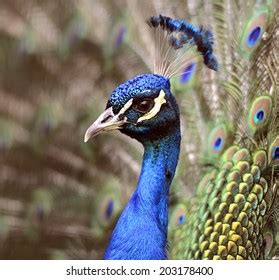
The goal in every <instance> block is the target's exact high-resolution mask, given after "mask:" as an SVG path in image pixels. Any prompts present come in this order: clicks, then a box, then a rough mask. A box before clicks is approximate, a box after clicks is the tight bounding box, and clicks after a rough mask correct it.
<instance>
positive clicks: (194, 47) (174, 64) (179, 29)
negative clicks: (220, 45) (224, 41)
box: [147, 15, 218, 78]
mask: <svg viewBox="0 0 279 280" xmlns="http://www.w3.org/2000/svg"><path fill="white" fill-rule="evenodd" d="M147 24H148V25H149V26H150V27H151V28H153V29H154V35H155V59H154V73H156V74H159V75H162V76H165V77H168V78H171V77H173V76H178V75H185V74H187V73H185V71H187V69H188V67H187V66H189V65H190V64H191V62H192V61H193V60H194V61H196V60H197V59H198V58H203V62H204V64H205V65H206V66H207V67H208V68H210V69H213V70H215V71H217V69H218V62H217V60H216V58H215V56H214V55H213V48H212V45H213V36H212V33H211V32H210V31H208V30H205V29H204V28H202V27H196V26H194V25H192V24H190V23H188V22H187V21H184V20H178V19H172V18H169V17H166V16H162V15H159V16H153V17H151V18H149V20H148V21H147Z"/></svg>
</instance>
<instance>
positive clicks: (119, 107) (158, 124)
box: [84, 74, 179, 142]
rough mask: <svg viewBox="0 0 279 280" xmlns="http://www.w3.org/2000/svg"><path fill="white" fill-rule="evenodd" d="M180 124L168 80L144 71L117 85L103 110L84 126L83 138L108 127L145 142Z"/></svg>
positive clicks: (86, 139) (107, 129)
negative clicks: (86, 127)
mask: <svg viewBox="0 0 279 280" xmlns="http://www.w3.org/2000/svg"><path fill="white" fill-rule="evenodd" d="M178 126H179V109H178V106H177V103H176V101H175V98H174V96H173V95H172V94H171V91H170V82H169V79H167V78H165V77H163V76H160V75H156V74H144V75H140V76H136V77H135V78H133V79H131V80H128V81H126V82H124V83H123V84H121V85H119V86H118V87H117V88H116V89H115V90H114V91H113V92H112V94H111V96H110V98H109V100H108V103H107V107H106V110H105V111H104V112H103V113H102V114H101V115H100V116H99V117H98V119H97V120H96V121H95V122H94V123H93V124H92V125H91V126H90V127H89V128H88V129H87V131H86V133H85V137H84V141H85V142H86V141H88V139H89V138H92V137H93V136H95V135H97V134H99V133H101V132H104V131H110V130H116V129H118V130H120V131H121V132H123V133H125V134H127V135H129V136H130V137H132V138H135V139H137V140H139V141H140V142H145V141H146V140H152V139H154V140H155V139H159V138H161V137H164V136H166V135H168V134H169V133H170V132H171V131H173V130H174V129H175V128H177V127H178Z"/></svg>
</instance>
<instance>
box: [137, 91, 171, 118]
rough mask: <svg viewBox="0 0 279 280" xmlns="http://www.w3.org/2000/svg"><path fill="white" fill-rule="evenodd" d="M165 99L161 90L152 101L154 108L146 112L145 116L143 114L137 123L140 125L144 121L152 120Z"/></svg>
mask: <svg viewBox="0 0 279 280" xmlns="http://www.w3.org/2000/svg"><path fill="white" fill-rule="evenodd" d="M166 102H167V101H166V99H165V92H164V91H163V90H161V91H160V94H159V95H158V97H156V98H155V99H154V106H153V108H152V109H151V110H150V111H149V112H147V113H146V114H144V115H143V116H142V117H140V118H139V119H138V120H137V123H140V122H142V121H145V120H150V119H151V118H153V117H154V116H156V115H157V114H158V112H159V111H160V109H161V106H162V105H163V104H164V103H166Z"/></svg>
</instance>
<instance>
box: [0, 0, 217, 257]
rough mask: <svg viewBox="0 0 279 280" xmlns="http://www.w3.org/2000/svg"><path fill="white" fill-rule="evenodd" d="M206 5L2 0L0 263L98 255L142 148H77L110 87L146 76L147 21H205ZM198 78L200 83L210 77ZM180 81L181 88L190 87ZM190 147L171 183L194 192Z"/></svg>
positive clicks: (113, 141) (119, 139) (97, 143)
mask: <svg viewBox="0 0 279 280" xmlns="http://www.w3.org/2000/svg"><path fill="white" fill-rule="evenodd" d="M206 9H207V4H206V1H194V0H193V1H181V0H179V1H178V0H172V1H163V0H153V1H150V0H144V1H133V0H126V1H125V0H114V1H113V0H79V1H76V0H63V1H62V0H48V1H42V0H41V1H40V0H28V1H24V0H13V1H10V0H1V1H0V258H1V259H100V258H102V255H103V252H104V248H105V246H106V245H107V242H108V238H109V236H110V233H111V229H112V228H113V226H114V223H115V220H116V218H117V217H118V215H119V213H120V211H121V209H122V208H123V206H124V205H125V204H126V202H127V200H128V199H129V197H130V194H131V192H132V191H133V187H134V186H135V185H136V181H137V176H138V173H139V170H140V164H141V156H142V147H141V146H140V145H139V144H138V143H136V142H135V141H133V140H131V139H130V138H128V137H125V136H123V135H121V133H119V132H113V133H110V134H104V135H100V136H98V137H97V138H95V139H94V140H93V141H90V143H87V144H84V143H83V136H84V132H85V130H86V128H87V127H88V126H89V125H90V124H91V123H92V122H93V121H94V120H95V119H96V117H97V116H98V115H99V114H100V113H101V112H102V111H103V109H104V108H105V105H106V100H107V98H108V96H109V95H110V93H111V91H112V90H113V89H114V87H116V86H117V85H118V84H119V83H121V82H123V81H124V80H126V79H129V78H131V77H133V76H135V75H137V74H140V73H144V72H150V71H152V67H153V59H152V52H153V37H152V36H151V34H150V33H149V30H148V27H147V25H146V24H145V20H146V19H147V18H148V17H149V16H151V15H158V14H159V13H161V14H164V15H168V16H176V17H180V18H189V17H191V21H192V22H193V23H197V22H198V23H204V21H205V20H206V19H205V17H204V13H205V11H206ZM198 12H199V13H198ZM205 24H206V23H205ZM209 27H210V26H209ZM203 71H205V75H203V81H204V82H206V80H207V79H208V78H209V76H210V75H213V74H210V71H208V70H206V69H205V70H203ZM190 78H191V77H184V80H183V81H181V82H183V83H184V84H185V87H186V88H187V87H188V92H190V91H191V87H192V86H193V85H192V84H191V80H190ZM184 90H185V88H184V89H183V91H184ZM213 94H214V89H213ZM176 95H177V98H178V99H179V103H180V104H181V110H182V115H183V114H184V113H185V110H186V109H185V108H186V107H187V102H186V99H185V96H184V97H183V95H181V94H180V93H179V91H177V92H176ZM182 122H183V119H182ZM183 127H184V126H183ZM183 133H184V136H183V137H187V135H186V134H185V132H184V131H183ZM189 137H190V136H189ZM194 149H195V147H194V146H193V147H192V146H189V145H187V146H186V145H184V146H182V154H181V157H180V164H179V166H178V171H177V176H176V178H175V180H174V186H173V188H179V189H183V191H185V192H189V193H191V192H192V189H191V187H189V186H188V187H187V186H185V185H184V184H183V182H185V180H184V178H183V177H185V176H187V174H186V172H185V168H184V166H185V161H187V160H189V158H190V159H191V152H192V150H194ZM186 153H187V155H188V157H186V156H185V155H186ZM188 171H189V172H192V174H193V170H191V169H188ZM195 172H198V171H197V170H196V171H195ZM194 178H197V177H195V176H194ZM191 183H192V186H193V185H194V183H195V182H194V179H193V180H191Z"/></svg>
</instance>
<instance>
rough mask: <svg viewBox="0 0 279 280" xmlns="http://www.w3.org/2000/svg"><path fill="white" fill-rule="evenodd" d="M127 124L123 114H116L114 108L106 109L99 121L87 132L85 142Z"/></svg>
mask: <svg viewBox="0 0 279 280" xmlns="http://www.w3.org/2000/svg"><path fill="white" fill-rule="evenodd" d="M125 122H126V118H125V117H124V115H123V114H120V112H119V113H118V114H116V115H115V114H114V113H113V110H112V107H110V108H108V109H106V110H105V111H104V112H103V113H102V114H101V115H100V116H99V117H98V119H97V120H96V121H95V122H94V123H93V124H92V125H91V126H90V127H89V128H88V129H87V130H86V132H85V135H84V142H87V141H88V140H89V139H90V138H92V137H94V136H96V135H97V134H99V133H101V132H103V131H110V130H116V129H119V128H121V126H122V125H123V124H124V123H125Z"/></svg>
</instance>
